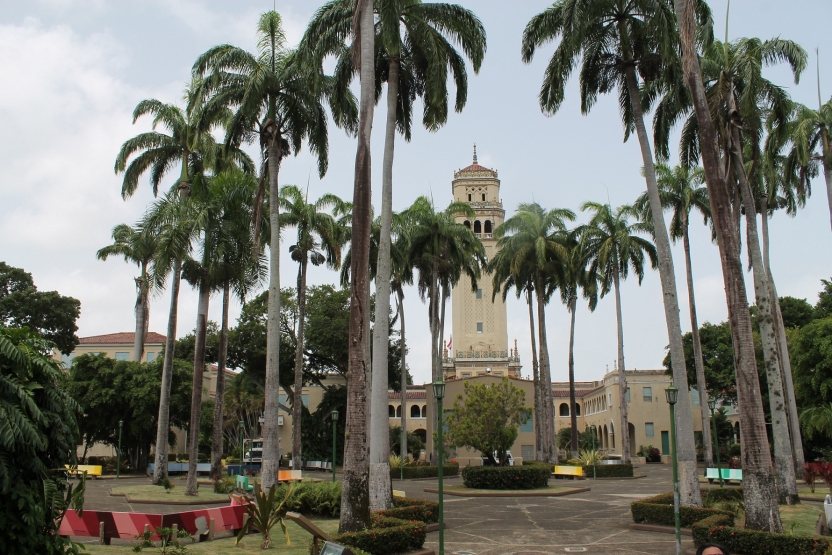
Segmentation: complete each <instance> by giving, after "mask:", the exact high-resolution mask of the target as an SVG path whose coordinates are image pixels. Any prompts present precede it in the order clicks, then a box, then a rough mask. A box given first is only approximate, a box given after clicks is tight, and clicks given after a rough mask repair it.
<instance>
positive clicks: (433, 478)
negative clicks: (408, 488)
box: [392, 474, 459, 553]
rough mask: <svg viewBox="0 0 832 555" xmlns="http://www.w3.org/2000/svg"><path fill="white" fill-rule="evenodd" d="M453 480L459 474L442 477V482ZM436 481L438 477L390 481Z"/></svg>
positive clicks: (394, 479) (394, 480)
mask: <svg viewBox="0 0 832 555" xmlns="http://www.w3.org/2000/svg"><path fill="white" fill-rule="evenodd" d="M454 478H459V474H457V475H455V476H444V477H443V479H444V480H453V479H454ZM438 479H439V477H438V476H432V477H428V478H405V479H404V480H402V479H401V478H393V480H392V481H393V482H429V481H431V480H438ZM431 553H433V552H432V551H431Z"/></svg>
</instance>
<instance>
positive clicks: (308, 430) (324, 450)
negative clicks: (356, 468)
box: [301, 385, 347, 464]
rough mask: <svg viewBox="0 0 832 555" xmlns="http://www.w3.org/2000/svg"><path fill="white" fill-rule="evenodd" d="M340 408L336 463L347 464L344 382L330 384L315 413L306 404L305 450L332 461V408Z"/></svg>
mask: <svg viewBox="0 0 832 555" xmlns="http://www.w3.org/2000/svg"><path fill="white" fill-rule="evenodd" d="M333 410H337V411H338V428H337V429H336V430H335V435H336V438H335V441H336V448H335V455H336V464H343V463H344V440H345V433H346V423H347V388H346V387H344V386H342V385H336V386H330V387H327V388H326V390H325V391H324V394H323V397H321V402H320V404H319V405H318V407H317V409H315V412H309V409H308V408H306V407H303V427H302V428H301V430H302V433H303V452H304V453H306V456H307V457H309V458H314V459H316V460H322V461H323V460H327V461H331V460H332V411H333Z"/></svg>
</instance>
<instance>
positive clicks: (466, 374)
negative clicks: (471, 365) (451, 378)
mask: <svg viewBox="0 0 832 555" xmlns="http://www.w3.org/2000/svg"><path fill="white" fill-rule="evenodd" d="M462 377H463V379H464V378H470V377H471V372H463V373H462Z"/></svg>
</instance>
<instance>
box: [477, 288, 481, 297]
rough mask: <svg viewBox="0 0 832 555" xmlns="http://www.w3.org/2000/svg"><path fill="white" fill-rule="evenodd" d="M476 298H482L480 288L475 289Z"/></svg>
mask: <svg viewBox="0 0 832 555" xmlns="http://www.w3.org/2000/svg"><path fill="white" fill-rule="evenodd" d="M477 298H478V299H481V298H482V289H477Z"/></svg>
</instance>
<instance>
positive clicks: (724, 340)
mask: <svg viewBox="0 0 832 555" xmlns="http://www.w3.org/2000/svg"><path fill="white" fill-rule="evenodd" d="M699 340H700V345H701V350H702V366H703V369H704V373H705V381H706V383H707V384H708V389H709V391H710V392H711V394H712V395H714V396H716V397H719V398H721V399H724V400H729V401H732V402H736V399H737V390H736V383H737V379H736V375H735V373H734V349H733V347H732V344H731V328H730V326H729V325H728V322H722V323H721V324H711V323H710V322H705V323H704V324H702V325H701V326H700V328H699ZM682 343H683V345H684V349H685V359H686V360H687V362H688V364H687V365H686V368H687V371H688V380H689V383H690V384H691V385H696V386H697V388H698V386H699V382H698V381H697V374H696V370H695V368H696V366H695V365H694V356H695V355H694V349H693V334H692V333H691V332H687V333H686V334H685V335H684V336H683V337H682ZM664 366H665V368H668V369H669V368H670V366H671V362H670V355H669V354H668V355H667V356H665V358H664ZM700 399H701V397H700ZM705 399H707V396H706V397H705Z"/></svg>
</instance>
